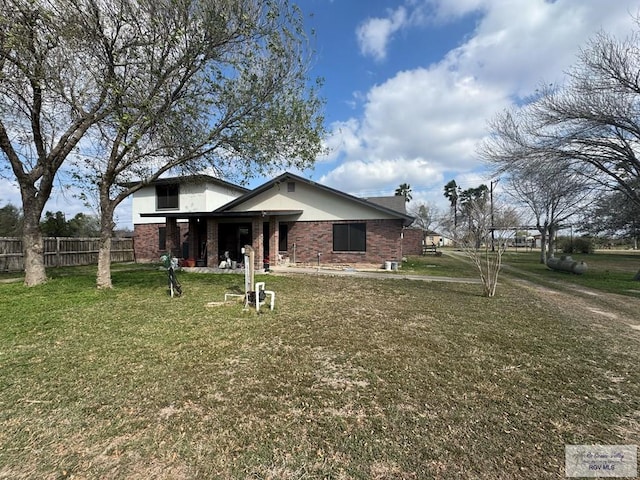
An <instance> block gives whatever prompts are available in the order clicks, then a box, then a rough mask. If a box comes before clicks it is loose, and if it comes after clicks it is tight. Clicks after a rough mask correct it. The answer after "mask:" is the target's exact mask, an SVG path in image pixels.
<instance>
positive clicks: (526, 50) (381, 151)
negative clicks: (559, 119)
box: [321, 0, 637, 198]
mask: <svg viewBox="0 0 640 480" xmlns="http://www.w3.org/2000/svg"><path fill="white" fill-rule="evenodd" d="M426 5H429V6H430V7H431V10H429V11H428V12H427V10H426V9H425V6H426ZM635 8H637V7H635V6H634V3H633V2H631V1H630V0H629V1H627V2H602V1H599V0H591V1H585V0H557V1H555V2H551V1H545V0H519V1H517V0H511V1H509V0H506V1H505V0H467V1H464V2H462V1H456V2H451V1H450V0H426V1H424V2H421V3H420V2H417V1H407V2H406V3H405V7H401V8H399V9H397V10H395V11H390V12H389V15H388V17H387V18H386V19H373V20H380V22H378V23H375V22H374V21H373V20H372V19H370V20H369V21H368V22H366V23H365V24H363V26H362V27H361V29H362V32H366V33H367V34H366V35H365V34H364V33H363V34H362V43H361V48H362V51H363V52H365V53H366V52H369V54H372V55H374V54H375V56H376V58H384V55H385V54H386V49H387V45H388V42H389V41H391V40H392V39H393V33H395V32H397V31H398V30H399V29H401V28H409V27H413V28H417V27H418V26H422V27H423V28H424V27H425V26H427V27H428V25H429V21H431V22H432V23H433V22H434V21H437V20H440V21H444V19H448V20H449V21H452V20H453V19H454V18H457V17H460V16H463V15H466V14H469V13H470V12H476V13H478V14H479V15H481V16H480V17H479V19H478V21H477V23H476V25H475V28H474V30H473V31H472V32H469V34H468V36H467V37H466V39H465V41H464V43H462V44H460V46H459V47H457V48H455V49H453V50H451V51H450V52H449V53H448V54H447V55H446V56H445V57H444V58H442V59H441V60H440V61H438V62H436V63H433V64H430V65H425V66H423V67H422V68H416V69H412V70H406V71H401V72H398V73H396V74H395V75H394V76H393V77H391V78H389V79H387V80H386V81H384V82H382V83H379V84H377V85H375V86H373V87H372V88H371V89H370V90H369V92H368V93H367V95H366V101H365V103H364V108H363V114H362V116H361V117H360V118H352V119H350V120H348V121H346V122H338V123H336V124H334V125H333V126H332V127H331V128H332V131H333V135H332V136H331V137H330V138H329V140H328V144H330V145H331V146H332V147H333V150H332V154H331V156H330V159H331V160H340V164H339V166H338V167H336V169H334V170H333V171H331V172H329V173H327V174H326V175H324V176H323V177H322V179H321V181H322V182H324V183H327V184H328V185H331V186H333V187H335V188H340V189H344V190H345V191H349V192H352V193H356V194H357V193H358V192H363V191H366V190H375V191H382V190H385V189H386V191H391V193H392V191H393V189H394V188H395V187H397V185H398V184H399V183H403V182H405V181H406V182H408V183H410V184H411V185H412V186H413V188H414V192H416V194H418V192H417V190H418V189H420V188H423V187H424V188H437V189H438V190H440V185H438V184H437V182H434V180H433V179H438V181H442V180H443V179H444V181H445V182H446V181H448V180H450V179H452V178H456V179H457V180H458V181H459V183H460V184H461V185H462V184H465V186H466V187H469V186H475V185H477V184H480V183H483V182H485V183H486V181H487V179H486V174H485V167H484V166H483V165H482V164H481V163H480V162H479V161H478V159H477V157H476V148H477V145H478V143H479V142H480V141H481V140H482V138H483V137H484V136H485V135H486V124H487V121H488V120H489V119H491V118H492V117H493V116H494V115H495V114H496V113H497V112H499V111H501V110H502V109H504V108H505V107H508V106H510V105H512V104H513V103H514V102H518V101H519V100H520V99H521V98H523V97H525V96H527V95H530V94H532V93H533V92H534V90H535V89H536V88H537V87H538V86H539V85H540V84H541V82H554V83H555V82H558V81H561V80H562V78H563V76H564V72H566V71H567V69H569V68H570V67H571V66H572V65H574V64H575V63H576V59H577V57H576V54H577V52H578V50H579V48H580V47H581V46H582V47H583V46H585V45H586V42H587V41H588V39H589V38H591V37H592V36H593V35H594V34H595V33H596V32H598V31H599V30H601V29H604V30H606V31H609V32H611V33H613V34H616V35H621V36H623V35H625V33H626V32H629V31H631V29H632V27H633V25H634V24H633V20H632V18H631V16H630V14H633V13H635ZM399 11H402V12H403V14H402V15H399V14H398V12H399ZM428 15H431V17H429V18H428ZM399 19H401V20H399ZM381 20H385V22H382V21H381ZM365 40H367V41H365ZM469 182H475V184H469V185H466V184H467V183H469ZM418 195H419V194H418ZM438 195H439V192H438ZM438 195H436V197H437V196H438ZM414 198H419V197H416V195H414Z"/></svg>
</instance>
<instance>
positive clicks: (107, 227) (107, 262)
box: [96, 205, 114, 288]
mask: <svg viewBox="0 0 640 480" xmlns="http://www.w3.org/2000/svg"><path fill="white" fill-rule="evenodd" d="M113 227H114V224H113V208H112V207H111V206H110V205H109V206H105V205H102V206H101V214H100V250H99V251H98V274H97V277H96V284H97V287H98V288H112V287H113V284H112V283H111V237H112V236H113Z"/></svg>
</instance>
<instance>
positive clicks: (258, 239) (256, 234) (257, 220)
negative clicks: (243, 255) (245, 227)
mask: <svg viewBox="0 0 640 480" xmlns="http://www.w3.org/2000/svg"><path fill="white" fill-rule="evenodd" d="M263 221H264V218H263V217H253V218H251V235H252V238H251V246H252V247H253V249H254V250H255V253H256V257H255V260H254V263H253V267H254V268H255V269H256V270H264V265H263V263H262V261H263V259H264V243H263V241H264V239H263V235H262V223H263Z"/></svg>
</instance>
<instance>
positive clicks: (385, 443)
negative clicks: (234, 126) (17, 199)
mask: <svg viewBox="0 0 640 480" xmlns="http://www.w3.org/2000/svg"><path fill="white" fill-rule="evenodd" d="M434 268H435V267H434ZM52 276H53V277H54V278H52V280H51V281H50V282H49V283H48V284H46V285H43V286H41V287H36V288H31V289H26V288H24V287H23V286H22V285H20V284H17V283H8V284H0V295H1V297H2V302H0V318H1V319H2V320H1V321H0V392H1V393H2V395H0V478H11V479H14V478H25V479H26V478H47V479H59V478H78V479H81V478H128V479H148V478H167V479H169V478H170V479H175V478H194V479H195V478H251V479H255V478H273V479H287V478H292V479H293V478H295V479H299V478H336V479H341V478H344V479H347V478H359V479H360V478H361V479H369V478H378V479H383V478H388V479H398V478H407V479H409V478H443V479H449V478H480V479H483V478H486V479H489V478H491V479H494V478H516V477H517V478H536V479H538V478H564V473H565V472H564V448H565V445H567V444H595V443H600V444H640V402H639V400H638V399H639V398H640V368H639V367H640V357H639V356H638V354H637V352H638V348H639V347H640V331H639V330H636V329H634V328H632V327H631V326H630V325H632V324H633V323H634V320H633V319H630V318H628V317H626V316H624V315H619V316H615V317H611V316H603V315H599V314H598V313H597V312H592V313H589V310H585V309H582V310H580V309H576V308H575V305H574V306H572V308H566V309H563V308H561V304H562V302H559V301H558V295H560V294H557V295H551V294H549V293H548V292H545V291H539V290H538V289H536V288H533V287H530V286H523V285H520V284H513V283H510V282H505V283H504V284H502V285H501V286H500V288H499V290H498V295H497V297H496V298H493V299H487V298H483V297H481V296H480V295H481V286H480V285H469V284H455V283H438V282H429V283H425V282H421V281H409V280H388V279H387V280H381V279H368V278H367V279H365V278H353V277H332V276H317V275H295V276H266V277H264V280H265V281H266V282H267V288H268V289H270V290H274V291H276V295H277V297H276V309H275V311H273V312H270V311H268V309H265V310H264V311H261V313H260V314H259V315H257V314H256V313H255V312H242V306H241V305H230V306H219V307H207V306H206V304H207V302H213V301H219V300H222V298H223V297H224V293H225V292H237V291H240V289H241V286H242V277H241V276H236V275H199V274H185V273H182V274H179V278H180V281H181V282H182V284H183V287H184V290H185V295H184V296H183V297H181V298H174V299H171V298H168V296H167V295H166V286H165V277H164V274H163V273H162V272H159V271H157V270H154V269H150V268H145V267H135V266H133V267H129V269H126V268H116V269H114V285H116V289H114V290H113V291H96V290H95V288H94V281H95V277H94V271H93V270H92V269H90V268H86V269H83V268H79V269H73V270H62V271H57V272H55V271H54V272H52ZM630 301H635V299H630ZM635 323H637V324H640V321H637V320H636V321H635Z"/></svg>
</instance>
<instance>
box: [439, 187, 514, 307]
mask: <svg viewBox="0 0 640 480" xmlns="http://www.w3.org/2000/svg"><path fill="white" fill-rule="evenodd" d="M465 219H466V221H464V222H459V223H458V224H456V223H455V220H454V219H453V218H452V217H451V216H450V217H449V221H448V222H447V223H446V224H445V226H444V228H445V229H446V230H447V235H448V236H449V237H450V238H452V239H453V240H454V241H455V242H456V245H457V246H458V248H460V249H461V250H462V251H463V252H464V254H465V256H466V257H467V258H469V259H470V260H471V262H472V263H473V264H474V265H475V267H476V268H477V270H478V273H479V275H480V281H481V283H482V288H483V295H484V296H486V297H493V296H495V294H496V288H497V286H498V277H499V275H500V271H501V270H502V256H503V254H504V252H505V251H506V248H507V240H508V239H509V238H510V237H511V236H513V233H514V231H515V227H516V226H517V225H518V223H519V221H518V215H517V213H516V212H515V210H514V209H512V208H508V207H506V206H504V205H502V204H501V203H500V202H499V201H494V207H493V212H492V209H491V206H490V205H489V203H488V202H487V201H486V199H485V198H483V197H482V196H477V197H473V198H468V199H467V200H466V203H465ZM492 232H493V233H494V235H492Z"/></svg>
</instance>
